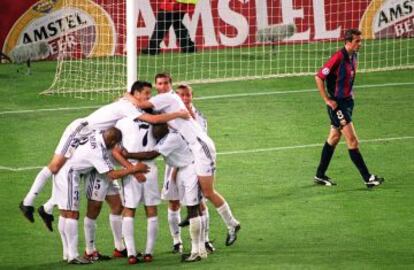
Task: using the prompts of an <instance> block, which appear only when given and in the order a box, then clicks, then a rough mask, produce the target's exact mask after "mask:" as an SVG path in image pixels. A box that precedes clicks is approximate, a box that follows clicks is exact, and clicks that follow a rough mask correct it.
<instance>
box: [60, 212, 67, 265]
mask: <svg viewBox="0 0 414 270" xmlns="http://www.w3.org/2000/svg"><path fill="white" fill-rule="evenodd" d="M65 223H66V218H64V217H62V216H59V224H58V230H59V233H60V238H61V239H62V247H63V260H64V261H67V260H68V240H67V239H66V234H65Z"/></svg>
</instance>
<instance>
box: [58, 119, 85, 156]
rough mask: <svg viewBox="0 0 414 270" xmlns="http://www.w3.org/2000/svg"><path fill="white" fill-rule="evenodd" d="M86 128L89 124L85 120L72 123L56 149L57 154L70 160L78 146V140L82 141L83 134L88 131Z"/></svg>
mask: <svg viewBox="0 0 414 270" xmlns="http://www.w3.org/2000/svg"><path fill="white" fill-rule="evenodd" d="M86 126H87V122H85V120H84V119H76V120H74V121H73V122H72V123H70V124H69V125H68V126H67V127H66V129H65V131H64V132H63V134H62V137H61V138H60V141H59V143H58V145H57V147H56V149H55V154H56V155H62V156H65V157H66V158H70V156H71V155H72V153H73V151H74V150H75V149H76V147H77V146H78V144H77V142H76V140H79V139H80V137H81V134H83V133H84V132H83V129H85V130H86V129H87V128H86ZM85 136H86V134H85Z"/></svg>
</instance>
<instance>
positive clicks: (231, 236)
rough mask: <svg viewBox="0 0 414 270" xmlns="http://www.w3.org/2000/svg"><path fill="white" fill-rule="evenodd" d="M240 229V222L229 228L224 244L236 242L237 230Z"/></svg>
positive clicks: (228, 244)
mask: <svg viewBox="0 0 414 270" xmlns="http://www.w3.org/2000/svg"><path fill="white" fill-rule="evenodd" d="M240 229H241V226H240V224H237V226H236V227H233V228H231V229H229V232H228V233H227V238H226V246H231V245H233V244H234V242H236V240H237V232H238V231H240Z"/></svg>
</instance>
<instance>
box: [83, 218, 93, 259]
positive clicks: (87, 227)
mask: <svg viewBox="0 0 414 270" xmlns="http://www.w3.org/2000/svg"><path fill="white" fill-rule="evenodd" d="M83 230H84V232H85V246H86V247H85V251H86V253H87V254H92V253H93V252H94V251H95V250H96V247H95V237H96V236H95V235H96V220H95V219H90V218H88V217H85V218H84V219H83Z"/></svg>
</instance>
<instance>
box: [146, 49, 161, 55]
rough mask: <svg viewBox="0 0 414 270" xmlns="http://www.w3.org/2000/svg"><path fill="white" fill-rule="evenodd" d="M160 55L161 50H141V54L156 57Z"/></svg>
mask: <svg viewBox="0 0 414 270" xmlns="http://www.w3.org/2000/svg"><path fill="white" fill-rule="evenodd" d="M160 53H161V50H160V49H159V48H145V49H142V50H141V54H149V55H157V54H160Z"/></svg>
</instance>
